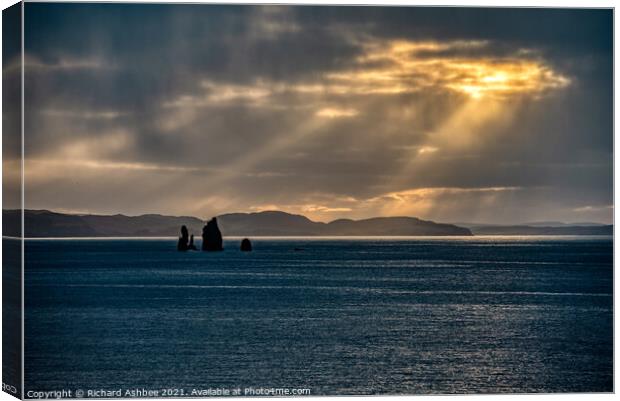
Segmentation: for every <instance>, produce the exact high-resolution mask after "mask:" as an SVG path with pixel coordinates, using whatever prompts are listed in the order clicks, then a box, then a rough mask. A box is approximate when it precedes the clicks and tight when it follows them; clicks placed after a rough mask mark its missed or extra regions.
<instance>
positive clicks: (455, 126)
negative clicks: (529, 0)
mask: <svg viewBox="0 0 620 401" xmlns="http://www.w3.org/2000/svg"><path fill="white" fill-rule="evenodd" d="M612 18H613V17H612V11H611V10H603V9H598V10H584V9H501V8H495V9H484V8H420V7H336V6H326V7H318V6H232V5H225V6H222V5H219V6H218V5H180V4H177V5H161V4H160V5H153V4H152V5H148V4H125V5H121V4H45V3H27V4H26V11H25V24H26V27H25V67H24V69H25V82H26V84H25V104H26V112H25V113H26V114H25V126H24V132H25V144H24V147H25V172H24V178H25V183H26V189H25V201H26V204H25V206H26V208H31V209H49V210H55V211H60V212H69V213H97V214H116V213H122V214H128V215H138V214H145V213H161V214H167V215H192V216H197V217H202V218H208V217H210V216H214V215H219V214H222V213H228V212H255V211H262V210H282V211H286V212H291V213H299V214H303V215H305V216H307V217H309V218H311V219H313V220H317V221H331V220H334V219H338V218H352V219H361V218H368V217H373V216H415V217H419V218H423V219H430V220H434V221H440V222H482V223H501V224H512V223H523V222H531V221H564V222H583V221H595V222H603V223H611V222H612V216H613V181H612V180H613V153H612V152H613V122H612V121H613V114H612V113H613V111H612V101H613V81H612V78H613V70H612V62H613V55H612V53H613V52H612V45H613V43H612V31H613V20H612ZM17 65H18V62H17V61H15V62H14V63H13V64H11V63H8V64H7V65H5V67H4V72H5V74H18V71H19V68H16V66H17ZM3 163H4V168H5V170H6V169H7V168H8V169H11V167H12V166H14V165H15V164H14V163H16V160H11V158H7V157H6V156H5V159H4V161H3ZM12 163H13V164H12Z"/></svg>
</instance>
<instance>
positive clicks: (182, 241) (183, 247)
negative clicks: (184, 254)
mask: <svg viewBox="0 0 620 401" xmlns="http://www.w3.org/2000/svg"><path fill="white" fill-rule="evenodd" d="M188 242H189V233H188V231H187V227H185V226H182V227H181V236H180V237H179V242H178V243H177V250H178V251H187V250H188V249H189V244H188Z"/></svg>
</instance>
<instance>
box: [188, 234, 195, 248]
mask: <svg viewBox="0 0 620 401" xmlns="http://www.w3.org/2000/svg"><path fill="white" fill-rule="evenodd" d="M187 249H189V250H190V251H197V250H198V249H197V248H196V245H194V234H192V235H191V236H190V237H189V245H188V246H187Z"/></svg>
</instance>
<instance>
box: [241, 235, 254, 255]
mask: <svg viewBox="0 0 620 401" xmlns="http://www.w3.org/2000/svg"><path fill="white" fill-rule="evenodd" d="M241 251H242V252H252V243H251V242H250V240H249V239H247V238H244V239H243V241H241Z"/></svg>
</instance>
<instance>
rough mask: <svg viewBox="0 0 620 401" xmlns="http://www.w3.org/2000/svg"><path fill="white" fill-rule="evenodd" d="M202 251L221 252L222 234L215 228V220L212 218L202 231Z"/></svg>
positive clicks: (222, 248)
mask: <svg viewBox="0 0 620 401" xmlns="http://www.w3.org/2000/svg"><path fill="white" fill-rule="evenodd" d="M202 250H203V251H223V250H224V247H223V246H222V233H221V232H220V229H219V227H218V226H217V219H216V218H215V217H214V218H212V219H211V220H209V221H208V222H207V225H206V226H204V228H203V229H202Z"/></svg>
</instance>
